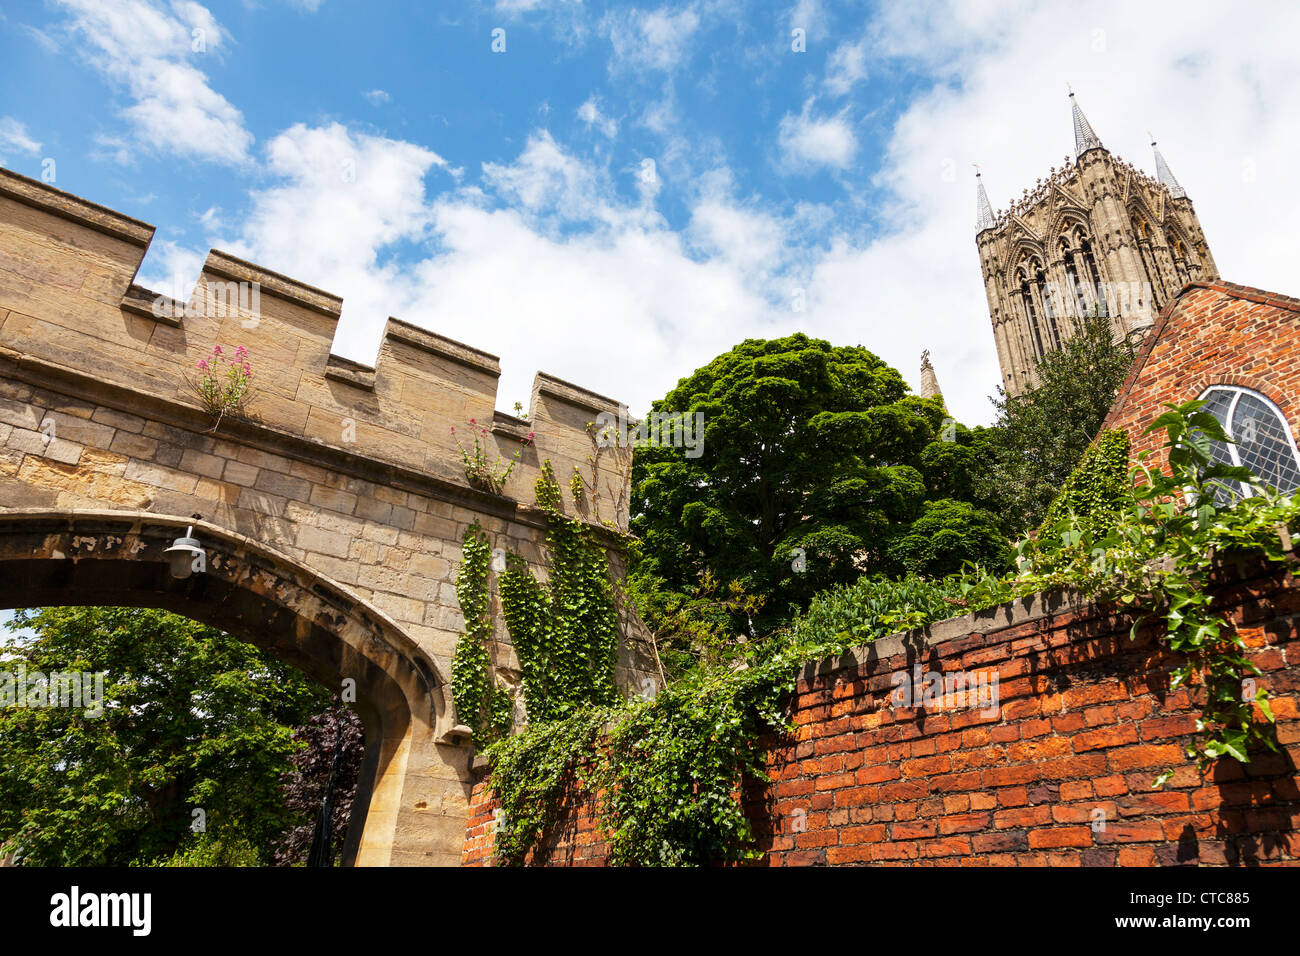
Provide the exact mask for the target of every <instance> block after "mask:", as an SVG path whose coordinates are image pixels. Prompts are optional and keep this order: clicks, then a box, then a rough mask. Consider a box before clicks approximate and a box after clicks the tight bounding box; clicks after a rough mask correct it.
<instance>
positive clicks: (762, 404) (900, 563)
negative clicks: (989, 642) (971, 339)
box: [632, 334, 1002, 630]
mask: <svg viewBox="0 0 1300 956" xmlns="http://www.w3.org/2000/svg"><path fill="white" fill-rule="evenodd" d="M653 407H654V410H655V411H659V412H663V413H666V414H667V413H687V414H691V415H694V414H696V413H702V414H703V416H704V442H703V449H702V454H701V455H700V456H699V457H696V458H690V457H687V456H686V455H685V454H683V450H682V449H679V448H673V447H668V446H663V445H660V446H657V447H656V446H645V447H640V448H638V449H637V451H636V455H635V457H634V462H633V475H632V478H633V493H632V509H633V521H632V529H633V531H634V532H635V533H636V534H637V535H639V536H640V537H641V539H642V545H641V553H642V560H641V561H640V563H639V566H638V568H637V572H636V573H637V574H638V576H647V577H648V579H649V580H650V581H651V582H652V583H653V586H654V587H655V588H658V589H667V590H670V591H674V592H677V593H680V594H687V595H689V594H691V593H692V592H693V591H694V590H695V589H696V588H697V587H698V586H699V583H700V581H701V580H702V578H703V576H704V575H705V574H706V573H709V572H711V573H712V575H713V577H714V578H715V579H716V580H717V581H718V582H719V583H723V584H729V583H730V582H732V581H738V582H740V583H741V585H742V586H743V588H744V590H745V592H746V593H748V594H751V595H753V596H755V597H758V598H762V599H763V604H762V610H761V612H760V616H759V617H757V618H755V619H754V620H753V621H743V620H742V621H739V622H737V623H738V626H740V627H742V628H750V629H758V630H762V629H763V628H766V627H770V626H772V625H774V624H776V623H779V622H780V621H782V620H784V619H785V617H786V616H787V615H788V613H789V610H790V608H791V606H796V607H799V606H804V605H806V603H807V601H808V600H809V599H810V598H811V596H812V595H813V594H815V593H816V592H818V591H820V590H823V589H825V588H827V587H831V586H833V585H836V584H842V583H847V582H849V581H852V580H854V579H856V578H857V577H858V576H859V575H861V574H862V573H864V571H865V572H884V573H890V574H901V573H903V572H905V571H906V570H908V569H909V568H910V569H915V570H917V571H920V572H923V573H934V572H940V571H943V570H946V569H948V568H949V567H952V566H955V565H959V564H960V563H961V561H962V560H965V559H970V560H986V561H987V560H993V561H996V560H998V557H999V553H1000V549H1001V548H1002V543H1001V542H1000V540H998V538H997V534H996V531H994V530H992V529H993V522H992V520H991V519H990V518H988V517H987V516H985V515H983V514H981V513H979V509H978V508H974V507H967V508H962V507H960V506H958V505H957V502H958V501H960V500H961V498H963V497H965V498H968V499H969V498H973V496H974V490H973V489H974V485H975V482H976V474H975V473H976V472H977V471H978V469H980V468H982V467H984V465H983V461H984V457H985V456H984V454H983V452H982V449H981V447H980V443H981V442H982V437H981V434H980V433H976V432H972V431H970V430H968V429H966V428H964V427H961V426H959V425H957V424H956V423H954V422H953V421H952V420H951V419H950V418H949V417H948V416H947V413H946V411H945V410H944V407H943V404H942V402H941V400H939V399H937V398H932V399H921V398H918V397H916V396H914V395H909V394H908V391H907V386H906V384H905V383H904V381H903V378H902V376H901V375H899V373H898V372H897V371H896V370H895V369H893V368H891V367H890V366H888V365H887V364H885V362H883V361H882V360H881V359H879V358H878V357H877V356H875V355H873V354H872V353H871V352H869V351H867V350H866V349H864V348H861V347H836V346H832V345H831V344H830V343H828V342H825V341H821V340H819V339H813V338H809V337H808V336H806V335H803V334H797V335H791V336H788V337H786V338H782V339H773V340H759V339H751V340H748V341H746V342H743V343H741V344H740V345H738V346H736V347H735V348H733V349H732V350H731V351H730V352H727V353H726V354H724V355H720V356H718V357H717V358H716V359H714V360H713V361H712V362H710V363H709V364H708V365H706V366H705V367H703V368H701V369H699V370H697V371H696V372H695V373H694V374H692V375H690V376H688V377H687V378H685V379H683V380H682V381H681V382H679V383H678V385H677V387H676V388H674V389H673V390H672V391H671V392H669V393H668V395H666V396H665V397H664V398H663V400H661V401H658V402H656V403H655V404H654V406H653ZM942 502H948V503H947V504H942ZM927 503H930V504H931V505H932V506H931V507H929V508H927ZM918 520H923V521H924V524H923V528H924V529H925V530H926V532H927V533H930V534H933V535H935V536H936V538H937V542H936V543H935V544H934V545H932V546H931V547H930V548H928V549H920V548H917V547H916V546H914V545H911V544H909V545H906V546H905V547H904V548H903V549H902V550H901V551H900V550H899V544H900V542H904V541H905V540H906V539H907V536H908V534H909V533H910V532H911V530H912V528H913V525H914V523H915V522H917V521H918ZM972 521H974V522H975V526H976V528H977V530H974V531H970V530H968V529H967V528H966V525H969V524H970V523H971V522H972ZM943 531H953V532H956V533H955V534H938V532H943ZM643 590H644V588H643ZM751 625H752V628H751Z"/></svg>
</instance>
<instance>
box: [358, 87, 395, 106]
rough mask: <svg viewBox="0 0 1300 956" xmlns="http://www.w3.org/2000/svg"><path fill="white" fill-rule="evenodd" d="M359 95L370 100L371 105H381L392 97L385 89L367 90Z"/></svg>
mask: <svg viewBox="0 0 1300 956" xmlns="http://www.w3.org/2000/svg"><path fill="white" fill-rule="evenodd" d="M361 95H362V96H364V97H365V98H366V99H367V100H369V101H370V105H371V106H382V105H383V104H384V103H387V102H388V101H389V100H391V99H392V97H391V96H389V95H388V92H387V91H386V90H367V91H366V92H365V93H362V94H361Z"/></svg>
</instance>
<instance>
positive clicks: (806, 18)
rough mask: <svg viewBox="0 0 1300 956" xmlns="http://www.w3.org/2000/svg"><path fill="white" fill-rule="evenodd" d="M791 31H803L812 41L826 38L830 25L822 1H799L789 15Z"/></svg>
mask: <svg viewBox="0 0 1300 956" xmlns="http://www.w3.org/2000/svg"><path fill="white" fill-rule="evenodd" d="M787 17H788V20H789V25H790V29H791V30H796V29H798V30H803V32H804V35H805V36H807V37H808V39H810V40H820V39H822V38H823V37H824V36H826V32H827V30H828V24H827V22H826V11H825V10H824V9H822V2H821V0H798V2H797V3H795V5H794V6H793V7H791V8H790V11H789V13H788V14H787Z"/></svg>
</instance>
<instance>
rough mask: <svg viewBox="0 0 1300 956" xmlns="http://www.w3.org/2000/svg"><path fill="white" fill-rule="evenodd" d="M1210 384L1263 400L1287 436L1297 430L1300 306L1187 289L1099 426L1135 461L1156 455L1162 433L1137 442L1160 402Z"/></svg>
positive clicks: (1237, 291)
mask: <svg viewBox="0 0 1300 956" xmlns="http://www.w3.org/2000/svg"><path fill="white" fill-rule="evenodd" d="M1211 385H1240V386H1243V387H1245V388H1250V389H1253V390H1254V391H1257V392H1259V393H1260V394H1262V395H1265V396H1267V397H1268V398H1269V399H1270V400H1271V401H1272V402H1273V404H1275V405H1276V406H1277V407H1278V408H1279V409H1281V411H1282V414H1283V415H1285V416H1286V419H1287V421H1288V422H1289V423H1290V425H1291V433H1292V435H1295V434H1296V433H1297V431H1300V429H1298V428H1297V426H1298V425H1300V300H1297V299H1292V298H1289V297H1287V296H1282V295H1276V294H1274V293H1271V292H1264V291H1262V290H1260V289H1252V288H1249V287H1247V286H1239V285H1234V284H1232V283H1230V282H1196V283H1191V284H1189V285H1187V286H1185V287H1184V288H1183V291H1182V292H1181V293H1180V294H1179V296H1178V297H1177V298H1176V299H1174V300H1172V301H1171V302H1170V303H1169V304H1168V305H1166V306H1165V309H1164V311H1162V312H1161V314H1160V318H1159V319H1158V320H1157V321H1156V326H1155V330H1154V331H1153V332H1152V333H1150V334H1148V336H1147V338H1146V340H1145V342H1144V343H1143V347H1142V349H1141V350H1140V352H1139V354H1138V357H1137V360H1136V361H1135V362H1134V367H1133V371H1132V372H1131V373H1130V374H1129V377H1128V380H1127V381H1126V382H1125V383H1124V386H1123V387H1122V388H1121V390H1120V395H1119V398H1118V399H1116V402H1115V405H1114V407H1113V408H1112V409H1111V411H1110V415H1109V416H1108V417H1107V419H1106V423H1105V426H1104V427H1106V428H1123V429H1124V430H1125V431H1127V432H1128V433H1129V436H1130V437H1131V438H1132V439H1133V451H1134V454H1136V453H1137V452H1138V451H1139V450H1141V449H1144V448H1150V449H1157V448H1159V447H1160V446H1161V445H1162V444H1163V443H1164V435H1163V433H1161V434H1157V435H1149V436H1147V437H1146V438H1142V437H1140V436H1141V434H1142V431H1143V430H1144V429H1145V428H1146V427H1147V425H1149V424H1150V423H1151V422H1152V421H1153V420H1154V419H1155V418H1156V416H1158V415H1159V414H1160V413H1161V412H1163V411H1164V410H1165V409H1164V403H1165V402H1185V401H1189V400H1190V399H1193V398H1197V397H1198V396H1199V395H1200V394H1201V393H1202V392H1203V391H1205V389H1206V388H1208V387H1209V386H1211Z"/></svg>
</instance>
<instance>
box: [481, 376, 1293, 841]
mask: <svg viewBox="0 0 1300 956" xmlns="http://www.w3.org/2000/svg"><path fill="white" fill-rule="evenodd" d="M1202 404H1203V403H1201V402H1189V403H1186V404H1184V405H1179V406H1173V405H1170V406H1167V407H1168V408H1169V411H1168V412H1166V413H1165V414H1163V415H1161V416H1160V417H1159V418H1158V419H1157V420H1156V421H1155V422H1154V423H1153V424H1152V425H1151V427H1150V428H1148V430H1147V432H1148V433H1150V432H1152V431H1156V430H1159V429H1164V430H1165V431H1166V432H1167V441H1166V444H1165V452H1166V454H1167V456H1168V460H1169V464H1170V473H1169V474H1167V475H1166V474H1164V473H1163V472H1159V471H1155V472H1153V471H1152V470H1151V469H1149V468H1148V467H1147V466H1146V463H1145V454H1144V455H1143V456H1140V457H1139V467H1138V468H1136V469H1134V470H1133V472H1132V473H1131V474H1130V475H1127V476H1126V477H1125V479H1124V481H1123V483H1122V484H1121V483H1119V482H1117V481H1116V471H1115V466H1116V461H1117V459H1116V455H1117V449H1118V448H1119V447H1120V445H1121V442H1120V440H1119V439H1118V438H1117V437H1114V436H1110V437H1107V436H1103V437H1102V438H1101V439H1099V441H1098V442H1097V443H1096V445H1095V446H1094V449H1095V453H1094V455H1093V458H1092V460H1091V461H1085V462H1083V463H1081V466H1080V468H1079V469H1078V470H1077V473H1078V474H1079V477H1078V478H1077V480H1075V481H1074V482H1073V483H1069V484H1068V485H1067V488H1066V493H1067V496H1068V497H1067V501H1066V503H1064V504H1063V505H1062V506H1061V507H1060V508H1059V509H1057V514H1056V516H1055V518H1054V520H1053V521H1052V522H1051V523H1050V524H1047V525H1045V526H1044V527H1043V528H1042V529H1040V531H1039V532H1038V533H1037V535H1035V536H1029V537H1026V538H1024V539H1023V540H1021V541H1020V542H1019V544H1018V545H1017V547H1016V554H1017V559H1018V563H1019V571H1018V572H1017V573H1015V574H1012V575H1008V576H1004V577H997V576H994V575H991V574H988V573H987V572H984V571H980V570H978V569H975V570H970V571H966V572H963V573H959V574H956V575H952V576H950V577H948V578H946V579H943V580H940V581H925V580H923V579H920V578H915V577H908V578H905V579H903V580H902V581H894V582H889V581H882V580H879V579H867V580H863V581H859V582H858V583H856V584H854V585H852V586H850V587H847V588H842V589H836V590H833V591H831V592H825V593H823V594H822V595H821V596H819V598H818V599H816V600H814V602H813V604H812V605H811V606H810V607H809V610H808V612H807V613H806V614H805V615H803V616H801V617H799V618H798V619H796V622H795V624H794V625H793V626H792V627H791V628H790V629H788V630H787V631H786V632H784V640H783V641H778V642H776V643H775V645H774V649H772V650H770V651H765V652H764V653H763V654H759V655H751V656H750V657H746V658H745V659H744V660H742V661H740V662H736V661H732V662H730V663H728V664H724V665H722V666H716V667H713V668H711V669H710V668H704V669H695V670H692V671H690V672H688V673H687V674H686V676H685V677H684V678H683V679H681V680H679V681H677V682H675V683H672V684H670V685H669V686H668V687H667V688H665V689H664V690H663V691H661V692H660V693H659V694H658V695H657V696H656V697H655V699H654V700H652V701H635V702H628V703H624V704H622V705H619V706H616V707H607V706H589V707H575V708H573V709H572V710H571V712H570V713H569V714H568V716H567V717H564V719H558V720H544V721H542V720H539V721H537V722H534V723H532V724H531V725H530V726H529V727H528V728H526V729H525V731H524V732H523V733H521V734H519V735H517V736H514V737H510V738H507V739H505V740H502V741H499V742H498V743H496V744H494V745H493V746H492V747H491V748H489V750H488V752H487V756H488V761H489V766H490V770H491V782H492V787H493V790H494V792H495V794H496V796H497V799H498V801H499V802H500V805H501V806H502V807H503V809H504V810H505V819H504V821H503V822H502V824H501V826H500V827H499V828H498V830H497V852H498V862H500V863H503V864H517V863H521V862H522V861H523V859H524V857H525V855H526V854H527V852H528V850H529V849H530V848H531V847H532V846H533V845H534V844H535V842H536V840H538V839H539V838H540V837H541V836H542V835H543V834H544V833H545V832H546V831H547V829H548V828H549V827H550V825H551V824H552V823H553V822H554V821H555V819H556V818H557V815H558V813H559V811H560V809H561V805H562V801H563V800H564V798H565V797H566V796H567V795H568V794H569V793H570V792H571V791H570V790H569V787H570V786H572V785H573V784H575V783H578V784H581V785H582V786H583V787H585V788H587V789H588V790H589V791H590V792H591V793H597V792H598V793H600V794H602V796H601V798H600V800H599V801H598V805H597V813H598V820H599V823H600V825H601V827H602V828H603V829H604V831H605V833H606V834H607V840H608V848H609V861H610V862H611V863H616V864H641V865H704V864H709V863H716V862H721V861H727V860H744V859H747V858H751V857H753V856H756V855H757V853H756V851H755V850H754V849H753V842H754V841H753V833H752V830H751V828H750V824H749V821H748V820H747V819H746V817H745V815H744V812H743V807H742V806H741V803H740V801H739V799H738V793H739V791H740V788H741V787H742V785H743V784H744V782H745V781H746V779H754V780H759V781H763V780H766V777H765V775H764V773H763V769H762V768H763V763H762V761H763V758H764V750H763V746H762V743H763V736H764V731H766V730H769V729H771V730H776V731H782V730H787V729H789V721H788V719H787V718H786V716H785V714H784V712H783V711H782V709H781V708H782V706H783V703H784V701H785V700H786V698H787V695H788V694H789V693H790V692H791V691H792V690H793V689H794V687H795V682H796V677H797V675H798V672H799V668H800V666H801V665H802V664H803V663H804V662H806V661H809V660H820V659H822V658H824V657H826V656H828V655H830V654H836V653H840V652H842V651H843V650H844V649H845V647H846V646H848V645H851V644H858V643H863V642H868V641H871V640H874V639H876V638H877V637H880V636H882V635H885V634H889V633H894V632H896V631H898V630H901V629H905V628H909V627H917V626H923V625H925V624H928V623H931V622H933V621H938V620H943V619H946V618H949V617H952V616H953V614H954V610H955V608H954V605H959V606H960V608H961V609H962V610H981V609H984V608H988V607H993V606H996V605H998V604H1001V603H1004V602H1006V601H1009V600H1013V599H1015V598H1017V597H1024V596H1028V595H1030V594H1035V593H1039V592H1042V591H1047V590H1054V589H1062V588H1064V589H1070V590H1073V591H1075V592H1078V593H1080V594H1082V595H1083V596H1085V597H1087V598H1088V599H1090V600H1093V601H1096V602H1101V603H1113V604H1115V605H1117V606H1119V607H1129V608H1132V609H1133V610H1134V611H1135V612H1136V620H1135V623H1134V625H1133V632H1132V633H1133V634H1134V635H1135V634H1136V632H1137V629H1138V628H1139V627H1140V626H1141V625H1142V624H1143V623H1144V622H1149V621H1152V620H1154V621H1155V622H1156V623H1157V624H1158V625H1159V627H1158V628H1157V631H1156V634H1157V639H1158V640H1159V641H1160V642H1161V643H1162V644H1163V645H1164V646H1165V647H1167V648H1168V649H1169V650H1171V651H1173V652H1175V654H1176V655H1177V663H1176V664H1175V666H1174V670H1173V672H1172V674H1171V684H1172V686H1173V687H1179V686H1183V685H1188V684H1193V683H1196V684H1198V685H1199V687H1200V688H1201V690H1200V698H1201V716H1200V718H1199V719H1198V721H1197V735H1196V740H1195V742H1194V743H1193V744H1192V745H1191V746H1190V747H1189V748H1188V755H1189V757H1193V758H1195V759H1197V761H1198V763H1199V765H1200V766H1201V767H1202V769H1204V768H1206V767H1207V766H1208V765H1209V764H1211V763H1213V762H1214V761H1215V760H1217V759H1218V758H1220V757H1223V756H1230V757H1233V758H1234V759H1236V760H1238V761H1241V762H1243V763H1245V762H1248V761H1249V759H1250V752H1251V750H1252V749H1254V748H1256V747H1266V748H1271V749H1276V747H1275V744H1274V742H1273V740H1272V737H1271V735H1270V733H1269V731H1268V728H1267V723H1271V722H1272V719H1273V715H1272V712H1271V710H1270V709H1269V705H1268V699H1267V694H1266V693H1265V692H1264V691H1263V690H1262V689H1261V690H1260V691H1258V693H1257V694H1256V695H1255V697H1254V698H1253V699H1251V700H1243V699H1242V693H1241V686H1242V678H1243V677H1244V676H1246V675H1248V674H1257V673H1258V670H1257V668H1256V667H1255V666H1254V665H1253V664H1252V663H1251V662H1250V660H1249V659H1248V658H1247V657H1246V649H1245V646H1244V643H1243V642H1242V640H1241V638H1240V636H1239V635H1238V634H1237V633H1236V632H1235V631H1234V630H1233V628H1232V627H1231V625H1230V623H1229V622H1228V621H1227V620H1226V618H1225V617H1224V616H1223V615H1222V614H1221V613H1219V612H1216V611H1215V610H1214V609H1213V607H1212V604H1211V598H1210V595H1209V594H1208V593H1207V590H1206V585H1207V580H1208V574H1209V571H1210V570H1211V569H1212V567H1213V566H1214V564H1215V556H1216V555H1220V554H1223V553H1248V554H1251V555H1256V556H1258V555H1262V556H1264V557H1265V558H1267V559H1268V560H1270V561H1274V562H1283V561H1286V560H1288V557H1289V552H1288V550H1287V547H1289V545H1288V544H1287V542H1289V540H1290V533H1291V532H1292V531H1296V530H1300V501H1297V500H1296V499H1295V498H1293V497H1291V496H1282V495H1278V494H1276V493H1275V492H1273V491H1272V490H1271V489H1268V488H1264V487H1262V486H1260V485H1259V484H1258V482H1255V484H1256V488H1257V491H1258V492H1259V493H1258V495H1257V496H1256V497H1252V498H1248V499H1245V500H1244V501H1240V502H1238V503H1237V504H1235V505H1234V506H1232V507H1231V508H1223V509H1217V508H1216V507H1215V504H1214V491H1215V488H1216V487H1218V486H1219V485H1220V484H1222V483H1231V482H1237V481H1253V479H1252V478H1251V476H1250V475H1249V473H1248V472H1246V471H1245V470H1244V469H1240V468H1233V467H1230V466H1225V465H1222V464H1220V463H1218V462H1215V461H1214V460H1213V458H1212V456H1211V454H1210V445H1209V443H1210V441H1212V440H1218V441H1226V440H1228V439H1227V436H1226V435H1225V434H1224V433H1223V429H1222V427H1221V426H1220V425H1219V423H1218V422H1217V420H1215V419H1214V418H1213V416H1211V415H1209V414H1207V413H1205V412H1203V411H1201V406H1202ZM544 477H545V476H544ZM553 480H554V479H553V478H551V481H552V482H553ZM541 485H542V482H540V481H539V495H538V498H539V502H541V501H542V500H543V497H544V495H543V492H545V498H546V500H547V501H553V500H554V497H553V496H552V493H551V489H550V488H549V487H547V488H545V489H543V488H542V487H541ZM1103 516H1109V518H1108V519H1105V520H1103ZM1283 538H1286V541H1284V540H1283ZM1297 573H1300V571H1297ZM528 580H529V581H530V582H531V581H532V579H531V576H529V579H528ZM517 583H518V584H519V586H520V588H521V590H522V589H523V588H524V587H527V586H528V585H527V583H526V582H524V581H523V579H522V578H518V579H517ZM531 586H532V587H533V588H536V589H537V590H535V591H530V592H528V594H529V595H530V597H529V598H528V601H526V602H524V603H525V604H527V605H528V608H529V610H528V612H527V613H529V614H535V615H536V616H537V617H538V618H539V619H542V620H545V619H546V616H545V614H543V613H542V610H541V608H543V607H544V604H543V603H542V602H543V598H544V595H545V591H544V590H542V589H541V588H540V586H538V585H536V583H535V582H532V585H531ZM528 602H531V603H528ZM517 607H518V606H517ZM519 610H523V608H519ZM528 626H529V627H537V626H538V625H537V623H536V622H535V621H534V620H533V619H532V618H530V619H529V624H528ZM512 633H513V631H512ZM530 708H531V704H530ZM1257 713H1258V714H1259V715H1260V716H1262V717H1263V719H1264V722H1260V721H1259V720H1258V719H1257V716H1256V715H1257ZM559 715H560V716H561V717H563V713H562V712H559ZM1170 773H1172V771H1167V772H1166V773H1164V774H1162V775H1161V777H1160V778H1159V779H1158V780H1157V781H1156V785H1157V786H1159V785H1161V784H1163V783H1164V782H1165V780H1167V779H1168V777H1169V775H1170Z"/></svg>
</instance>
